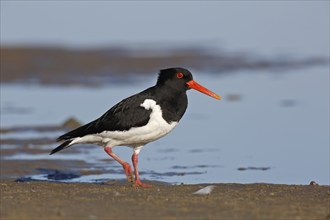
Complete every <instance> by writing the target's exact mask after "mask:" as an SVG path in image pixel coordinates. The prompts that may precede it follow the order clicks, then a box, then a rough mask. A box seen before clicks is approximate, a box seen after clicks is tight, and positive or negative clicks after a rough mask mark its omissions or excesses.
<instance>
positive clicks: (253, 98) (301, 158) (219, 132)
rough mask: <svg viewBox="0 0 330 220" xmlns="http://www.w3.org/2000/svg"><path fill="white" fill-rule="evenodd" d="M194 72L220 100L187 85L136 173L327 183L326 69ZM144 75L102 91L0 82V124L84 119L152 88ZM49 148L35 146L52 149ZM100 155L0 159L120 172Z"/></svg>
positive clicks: (189, 179) (180, 178)
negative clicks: (176, 119) (181, 111)
mask: <svg viewBox="0 0 330 220" xmlns="http://www.w3.org/2000/svg"><path fill="white" fill-rule="evenodd" d="M193 72H194V71H193ZM194 76H195V80H196V81H197V82H199V83H200V84H202V85H204V86H206V87H208V88H209V89H211V90H213V91H214V92H216V93H218V94H219V95H221V96H222V97H223V99H222V100H221V101H217V100H215V99H212V98H210V97H207V96H205V95H203V94H201V93H198V92H196V91H188V96H189V107H188V110H187V112H186V114H185V116H184V117H183V119H182V120H181V121H180V123H179V125H178V126H177V127H176V129H174V131H173V132H172V133H170V134H169V135H167V136H166V137H164V138H162V139H160V140H158V141H156V142H153V143H150V144H148V145H146V146H145V147H144V148H143V149H142V151H141V154H140V157H139V168H140V172H141V177H142V179H150V180H159V181H165V182H169V183H181V182H183V183H212V182H223V183H225V182H236V183H254V182H267V183H284V184H308V183H309V182H310V181H311V180H314V181H316V182H317V183H319V184H329V72H328V67H317V68H306V69H298V70H295V71H290V72H287V73H285V74H279V73H275V72H273V73H270V72H266V71H264V72H258V73H248V72H243V71H242V72H240V73H236V74H234V75H230V76H228V75H226V76H215V75H209V74H198V73H195V74H194ZM150 78H151V79H149V78H148V79H147V80H145V81H139V82H138V83H136V84H124V85H112V84H109V85H108V86H106V87H100V88H86V87H45V86H22V85H5V84H2V85H1V112H2V113H1V127H2V128H5V127H11V126H16V125H49V124H60V123H62V122H63V121H64V120H66V119H67V118H68V117H71V116H74V117H76V118H78V119H79V120H81V121H82V122H84V123H87V122H89V121H91V120H94V119H95V118H97V117H99V116H100V115H101V114H103V113H104V112H105V111H106V110H107V109H108V108H109V107H111V106H113V105H114V104H116V103H117V102H118V101H120V100H121V99H123V98H125V97H127V96H129V95H132V94H134V93H137V92H139V91H141V90H142V89H144V88H146V87H148V86H151V85H153V84H154V81H155V79H152V77H150ZM61 132H62V131H59V132H49V133H44V132H40V133H38V132H37V133H36V132H30V133H29V132H23V133H21V134H20V133H12V134H9V133H8V134H2V135H1V138H2V139H3V138H6V136H7V138H8V136H9V137H12V138H20V137H21V138H22V137H24V138H31V137H33V138H38V137H39V138H40V137H41V138H42V137H45V136H47V137H48V138H54V139H55V138H56V136H57V135H59V134H61ZM63 132H64V131H63ZM55 146H56V145H55V143H54V145H48V146H42V147H43V148H47V147H48V148H49V150H51V149H52V148H53V147H55ZM1 147H2V146H1ZM5 147H6V148H8V146H7V145H6V146H5ZM72 148H79V146H74V147H72ZM66 151H70V149H67V150H66ZM114 151H115V152H116V153H117V154H118V155H119V156H121V157H122V158H123V159H124V160H126V161H130V157H131V153H132V150H131V149H130V148H126V147H116V148H114ZM106 158H108V156H107V155H106V154H105V153H104V151H103V150H102V149H101V148H100V147H97V146H95V147H94V146H91V147H90V148H87V149H86V148H83V149H82V150H80V151H79V152H78V153H77V151H75V152H74V153H72V154H71V153H69V152H67V153H65V154H64V153H58V154H55V155H52V156H49V155H48V154H34V155H32V154H19V153H17V154H15V155H12V156H6V157H2V158H1V159H2V160H3V159H16V160H19V159H30V160H35V159H49V160H57V159H64V160H72V159H77V160H85V161H87V162H88V163H91V168H93V167H94V166H95V167H103V168H104V170H105V171H109V173H102V174H98V175H97V174H92V175H90V176H87V175H86V176H81V177H79V178H76V181H91V180H93V181H95V180H98V179H104V178H123V177H124V174H123V173H122V171H121V167H120V166H118V165H117V164H115V163H109V161H104V159H106ZM265 168H267V169H265ZM111 170H115V171H116V172H110V171H111ZM117 171H118V172H117ZM39 176H41V177H40V178H41V179H42V178H45V176H42V174H40V175H39ZM73 180H74V179H73Z"/></svg>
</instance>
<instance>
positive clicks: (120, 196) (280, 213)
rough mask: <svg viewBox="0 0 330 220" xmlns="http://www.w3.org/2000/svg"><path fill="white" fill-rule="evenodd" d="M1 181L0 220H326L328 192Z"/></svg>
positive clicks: (308, 187) (315, 189)
mask: <svg viewBox="0 0 330 220" xmlns="http://www.w3.org/2000/svg"><path fill="white" fill-rule="evenodd" d="M153 184H154V186H153V187H152V188H136V187H132V186H131V185H129V184H128V183H124V182H116V181H114V182H108V183H106V184H90V183H52V182H14V181H13V180H2V181H1V185H0V186H1V219H329V217H330V215H329V214H330V212H329V197H330V195H329V186H317V185H273V184H215V185H216V186H215V188H214V190H213V191H212V192H211V193H210V194H209V195H194V194H192V193H193V192H195V191H197V190H199V189H200V188H202V187H205V186H206V185H203V184H199V185H165V184H160V183H153Z"/></svg>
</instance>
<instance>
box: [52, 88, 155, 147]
mask: <svg viewBox="0 0 330 220" xmlns="http://www.w3.org/2000/svg"><path fill="white" fill-rule="evenodd" d="M147 98H150V92H149V91H148V90H145V91H143V92H142V93H139V94H138V95H133V96H131V97H128V98H126V99H124V100H122V101H121V102H119V103H118V104H116V105H115V106H113V107H112V108H111V109H110V110H108V111H107V112H106V113H104V114H103V115H102V116H101V117H100V118H98V119H96V120H94V121H92V122H90V123H88V124H86V125H83V126H81V127H79V128H77V129H75V130H72V131H70V132H68V133H66V134H64V135H62V136H60V137H59V138H58V139H57V141H60V140H69V139H72V138H75V137H82V136H85V135H88V134H96V133H101V132H103V131H125V130H129V129H130V128H132V127H140V126H144V125H146V124H147V123H148V121H149V119H150V113H151V109H149V110H146V109H145V108H144V107H142V106H141V104H142V103H143V102H144V100H145V99H147Z"/></svg>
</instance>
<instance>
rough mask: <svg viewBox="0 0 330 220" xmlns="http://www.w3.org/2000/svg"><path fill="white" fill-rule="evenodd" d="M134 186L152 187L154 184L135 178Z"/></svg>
mask: <svg viewBox="0 0 330 220" xmlns="http://www.w3.org/2000/svg"><path fill="white" fill-rule="evenodd" d="M134 186H139V187H142V188H150V187H152V185H150V184H145V183H142V182H141V180H140V179H138V180H135V183H134Z"/></svg>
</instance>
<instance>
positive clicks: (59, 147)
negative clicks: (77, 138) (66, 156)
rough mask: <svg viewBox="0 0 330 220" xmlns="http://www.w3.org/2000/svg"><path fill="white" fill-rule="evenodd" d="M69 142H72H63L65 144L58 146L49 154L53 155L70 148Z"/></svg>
mask: <svg viewBox="0 0 330 220" xmlns="http://www.w3.org/2000/svg"><path fill="white" fill-rule="evenodd" d="M71 142H72V140H67V141H65V142H64V143H62V144H61V145H60V146H58V147H57V148H55V149H54V150H52V151H51V152H50V155H52V154H55V153H56V152H59V151H61V150H63V149H65V148H68V147H70V146H71V145H70V143H71Z"/></svg>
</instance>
